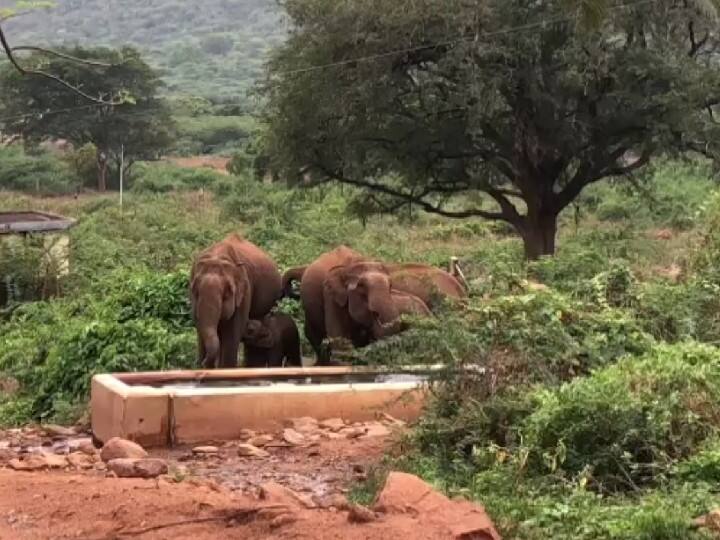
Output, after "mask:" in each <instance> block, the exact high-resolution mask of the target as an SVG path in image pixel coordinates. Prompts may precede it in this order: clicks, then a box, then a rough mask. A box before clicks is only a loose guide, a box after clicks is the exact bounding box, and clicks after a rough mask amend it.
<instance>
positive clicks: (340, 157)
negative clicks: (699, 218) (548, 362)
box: [263, 0, 720, 258]
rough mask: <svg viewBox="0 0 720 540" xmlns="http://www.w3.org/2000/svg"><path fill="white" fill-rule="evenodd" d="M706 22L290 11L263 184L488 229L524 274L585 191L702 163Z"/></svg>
mask: <svg viewBox="0 0 720 540" xmlns="http://www.w3.org/2000/svg"><path fill="white" fill-rule="evenodd" d="M591 6H593V8H592V9H594V11H592V12H590V11H588V10H589V9H591ZM709 6H710V4H708V2H707V1H705V2H699V1H696V2H688V3H687V5H686V6H681V5H677V3H676V2H672V1H664V0H656V1H653V2H648V1H636V2H628V3H626V4H606V3H603V2H599V1H598V2H593V3H590V2H577V1H576V2H572V3H570V2H569V1H561V0H556V1H554V2H543V3H535V4H533V5H532V6H528V5H527V3H526V2H523V1H521V0H511V1H501V0H482V1H480V0H475V1H472V2H469V3H468V2H465V1H461V0H451V1H450V2H449V3H448V5H446V6H445V9H443V10H442V11H441V12H438V10H437V9H436V3H435V2H433V1H432V0H421V1H420V2H417V1H415V2H409V1H402V2H395V3H387V2H383V1H381V0H359V1H357V2H352V3H343V4H342V5H337V4H336V3H335V2H332V1H331V0H314V1H310V0H289V1H288V2H286V8H287V10H288V13H289V16H290V18H291V20H292V21H293V23H294V30H293V31H292V33H291V36H290V39H289V41H288V42H287V43H286V45H285V46H283V47H281V48H280V49H279V50H277V51H276V52H275V54H274V56H273V57H272V59H271V61H270V62H269V66H268V67H269V69H268V77H267V80H266V82H265V85H264V87H263V88H264V92H265V95H266V97H267V107H266V109H265V120H266V123H267V125H268V128H269V130H268V131H269V135H268V141H269V144H270V148H271V154H272V155H274V156H275V167H276V168H278V169H279V170H281V171H282V172H284V173H285V174H286V175H290V176H294V175H297V172H298V171H302V172H303V174H307V175H309V177H310V178H311V179H312V181H313V182H314V183H322V182H331V181H335V182H341V183H346V184H351V185H354V186H357V187H360V188H363V189H365V190H368V191H374V192H377V193H379V194H380V195H381V196H382V197H383V198H385V199H387V203H388V206H389V207H390V208H393V209H397V208H398V207H400V206H402V205H403V204H405V205H407V204H412V205H416V206H418V207H420V208H422V209H424V210H426V211H428V212H434V213H437V214H441V215H444V216H448V217H454V218H466V217H472V216H478V217H482V218H486V219H492V220H501V221H505V222H507V223H509V224H511V225H512V226H513V227H514V228H515V230H516V231H517V232H518V233H519V234H520V236H521V237H522V238H523V240H524V243H525V251H526V255H527V256H528V257H529V258H535V257H537V256H540V255H543V254H549V253H553V252H554V248H555V236H556V228H557V219H558V216H559V214H560V213H561V212H562V211H563V209H565V208H566V207H567V206H568V205H570V204H571V203H572V202H573V201H574V200H575V199H576V198H577V197H578V195H579V194H580V193H581V192H582V190H583V189H584V188H585V187H586V186H588V185H590V184H592V183H595V182H598V181H601V180H603V179H605V178H609V177H621V176H626V175H631V174H632V173H634V172H635V171H637V170H639V169H641V168H642V167H643V166H645V165H646V164H647V163H648V162H649V161H650V160H651V158H652V157H653V156H656V155H658V154H660V153H665V152H686V151H689V150H694V151H702V152H703V153H705V154H708V155H714V154H715V151H716V148H715V146H714V144H713V143H712V141H714V140H716V137H715V132H716V129H717V128H716V126H715V124H714V123H712V122H711V118H710V115H709V114H708V111H710V112H712V110H713V108H714V106H715V103H716V102H717V101H716V99H717V98H716V89H717V88H718V87H719V85H718V83H720V74H718V72H717V70H716V69H715V68H714V67H713V66H712V65H711V61H710V57H711V56H712V55H713V54H714V53H715V52H716V51H717V46H718V40H717V31H716V24H715V22H714V18H712V17H708V16H707V15H708V7H709ZM331 8H332V9H331ZM576 10H578V11H576ZM587 13H595V14H596V15H597V17H598V18H597V21H598V22H597V27H596V30H593V31H589V30H588V29H587V28H586V27H585V26H584V25H583V24H579V23H581V22H582V19H583V17H584V16H585V14H587ZM713 13H715V11H713ZM387 51H398V52H397V53H396V54H381V53H385V52H387ZM354 59H357V60H363V61H354ZM328 64H331V65H332V67H328V68H325V69H322V70H315V69H313V70H305V68H308V67H312V66H318V65H328Z"/></svg>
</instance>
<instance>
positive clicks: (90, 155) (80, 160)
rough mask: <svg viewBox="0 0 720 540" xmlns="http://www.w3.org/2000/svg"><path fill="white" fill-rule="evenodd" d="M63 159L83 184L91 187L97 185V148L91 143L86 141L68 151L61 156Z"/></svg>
mask: <svg viewBox="0 0 720 540" xmlns="http://www.w3.org/2000/svg"><path fill="white" fill-rule="evenodd" d="M63 161H65V162H66V163H67V164H68V166H69V167H70V170H71V171H72V172H73V174H74V175H75V177H77V178H78V179H79V181H80V183H81V184H82V185H83V186H85V187H92V188H95V187H96V186H97V177H98V165H97V148H96V147H95V145H94V144H93V143H87V144H86V145H84V146H81V147H80V148H78V149H77V150H73V151H71V152H69V153H68V154H67V155H65V156H64V157H63Z"/></svg>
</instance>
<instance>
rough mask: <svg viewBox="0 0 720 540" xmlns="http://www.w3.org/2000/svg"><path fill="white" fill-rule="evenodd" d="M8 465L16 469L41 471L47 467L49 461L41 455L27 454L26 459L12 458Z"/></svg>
mask: <svg viewBox="0 0 720 540" xmlns="http://www.w3.org/2000/svg"><path fill="white" fill-rule="evenodd" d="M8 467H10V468H11V469H13V470H15V471H39V470H42V469H47V468H48V467H47V462H46V461H45V460H44V459H43V457H42V456H39V455H31V456H27V457H26V458H25V459H18V458H15V459H11V460H10V461H8Z"/></svg>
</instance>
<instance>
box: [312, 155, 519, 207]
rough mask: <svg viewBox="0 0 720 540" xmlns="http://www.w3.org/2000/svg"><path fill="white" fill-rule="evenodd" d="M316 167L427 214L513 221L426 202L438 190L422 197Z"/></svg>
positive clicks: (426, 192) (428, 191) (429, 190)
mask: <svg viewBox="0 0 720 540" xmlns="http://www.w3.org/2000/svg"><path fill="white" fill-rule="evenodd" d="M315 166H316V167H317V168H318V169H319V170H320V171H322V173H323V174H325V175H326V176H327V177H329V178H331V179H333V180H336V181H338V182H340V183H342V184H349V185H351V186H356V187H361V188H365V189H370V190H372V191H377V192H379V193H384V194H386V195H390V196H392V197H396V198H398V199H401V200H403V201H405V202H407V203H412V204H416V205H417V206H419V207H420V208H422V209H423V210H425V211H426V212H429V213H431V214H438V215H440V216H444V217H449V218H456V219H463V218H469V217H481V218H484V219H489V220H496V221H497V220H500V221H510V220H511V219H512V216H510V215H507V214H506V213H505V212H504V211H503V212H488V211H486V210H480V209H477V208H473V209H468V210H458V211H452V210H444V209H443V208H441V207H439V206H437V205H434V204H432V203H429V202H428V201H426V200H424V199H423V197H424V196H426V195H428V194H430V193H432V192H433V191H438V190H437V189H433V188H428V189H426V190H425V191H424V192H423V193H421V194H420V195H413V194H411V193H407V192H404V191H400V190H397V189H394V188H391V187H389V186H387V185H385V184H379V183H376V182H369V181H366V180H357V179H353V178H348V177H346V176H343V175H342V174H338V173H335V172H332V171H329V170H327V169H326V168H325V167H323V166H322V165H320V164H318V163H315Z"/></svg>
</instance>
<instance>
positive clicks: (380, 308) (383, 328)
mask: <svg viewBox="0 0 720 540" xmlns="http://www.w3.org/2000/svg"><path fill="white" fill-rule="evenodd" d="M369 307H370V312H371V313H372V314H373V322H372V333H373V336H374V337H375V339H382V338H385V337H389V336H392V335H395V334H397V333H399V332H400V331H402V324H401V322H400V312H399V310H398V309H397V306H395V303H394V302H393V301H392V298H390V299H389V301H385V300H384V299H383V300H382V301H379V299H371V301H370V304H369Z"/></svg>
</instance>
